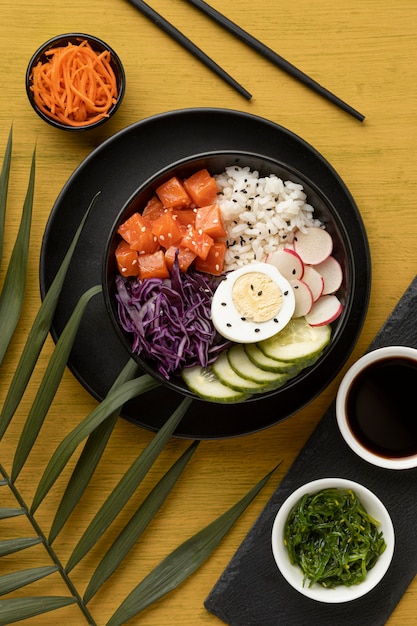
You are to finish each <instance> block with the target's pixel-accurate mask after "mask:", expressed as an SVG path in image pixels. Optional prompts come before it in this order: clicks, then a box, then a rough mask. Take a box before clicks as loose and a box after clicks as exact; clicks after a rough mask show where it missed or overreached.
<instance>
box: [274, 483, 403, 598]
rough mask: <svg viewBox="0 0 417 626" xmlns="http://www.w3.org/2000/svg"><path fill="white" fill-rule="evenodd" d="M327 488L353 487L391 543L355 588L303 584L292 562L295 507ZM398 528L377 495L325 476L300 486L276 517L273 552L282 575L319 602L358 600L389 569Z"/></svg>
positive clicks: (360, 486) (299, 572) (304, 593)
mask: <svg viewBox="0 0 417 626" xmlns="http://www.w3.org/2000/svg"><path fill="white" fill-rule="evenodd" d="M327 488H340V489H351V490H352V491H354V492H355V494H356V495H357V496H358V498H359V500H360V501H361V503H362V504H363V506H364V507H365V509H366V510H367V512H368V513H369V514H370V515H371V516H372V517H373V518H374V519H375V520H377V521H378V522H380V526H379V528H380V530H381V531H382V533H383V536H384V539H385V543H386V545H387V547H386V549H385V551H384V552H383V553H382V554H381V556H380V557H379V558H378V561H377V562H376V564H375V566H374V567H373V568H372V569H371V570H369V572H368V574H367V576H366V578H365V580H364V581H363V582H362V583H360V584H358V585H353V586H351V587H345V586H344V585H340V586H338V587H335V588H334V589H326V588H324V587H322V586H321V585H319V584H317V583H316V584H314V585H313V586H312V587H309V586H308V582H306V583H305V584H304V585H303V573H302V571H301V569H300V568H299V567H298V566H297V565H292V564H291V562H290V560H289V556H288V552H287V549H286V547H285V545H284V527H285V523H286V521H287V518H288V515H289V513H290V511H291V509H292V508H293V507H294V506H295V504H297V502H298V501H299V500H300V498H301V497H302V496H304V495H305V494H307V493H308V494H313V493H317V492H318V491H321V490H322V489H327ZM394 543H395V538H394V528H393V525H392V521H391V518H390V515H389V513H388V511H387V509H386V508H385V506H384V505H383V504H382V502H381V501H380V500H379V498H377V496H376V495H375V494H374V493H372V492H371V491H369V489H367V488H366V487H364V486H363V485H360V484H359V483H356V482H353V481H351V480H347V479H343V478H322V479H320V480H314V481H312V482H310V483H307V484H305V485H303V486H302V487H299V488H298V489H296V491H294V492H293V493H292V494H291V495H290V496H289V497H288V498H287V499H286V500H285V502H284V503H283V505H282V506H281V508H280V509H279V511H278V513H277V516H276V518H275V521H274V524H273V528H272V552H273V555H274V558H275V561H276V564H277V566H278V569H279V570H280V572H281V574H282V575H283V576H284V578H285V579H286V580H287V582H288V583H289V584H290V585H291V586H292V587H294V589H296V590H297V591H299V592H300V593H301V594H303V595H304V596H307V597H308V598H311V599H312V600H317V601H318V602H326V603H333V604H335V603H340V602H349V601H351V600H355V599H357V598H359V597H361V596H363V595H365V594H366V593H368V592H369V591H371V589H373V588H374V587H375V586H376V585H377V584H378V583H379V582H380V580H381V579H382V578H383V576H384V575H385V573H386V572H387V570H388V568H389V565H390V563H391V560H392V556H393V553H394Z"/></svg>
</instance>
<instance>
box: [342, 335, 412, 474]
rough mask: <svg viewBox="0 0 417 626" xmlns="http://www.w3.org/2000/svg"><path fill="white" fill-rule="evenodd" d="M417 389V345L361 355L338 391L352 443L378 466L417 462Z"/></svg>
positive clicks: (396, 467)
mask: <svg viewBox="0 0 417 626" xmlns="http://www.w3.org/2000/svg"><path fill="white" fill-rule="evenodd" d="M416 389H417V349H415V348H410V347H406V346H387V347H384V348H378V349H376V350H372V351H370V352H368V353H366V354H365V355H364V356H363V357H361V358H360V359H359V360H358V361H356V362H355V363H354V364H353V365H352V366H351V367H350V369H349V370H348V371H347V373H346V374H345V376H344V378H343V379H342V382H341V384H340V386H339V389H338V392H337V396H336V418H337V423H338V426H339V429H340V432H341V434H342V437H343V438H344V440H345V441H346V443H347V444H348V446H349V447H350V448H351V449H352V450H353V451H354V452H355V453H356V454H357V455H358V456H360V457H361V458H362V459H364V460H365V461H368V462H369V463H372V464H373V465H377V466H379V467H383V468H386V469H394V470H402V469H410V468H414V467H417V418H416V410H415V397H416Z"/></svg>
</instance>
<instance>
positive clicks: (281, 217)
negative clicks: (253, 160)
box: [215, 166, 322, 271]
mask: <svg viewBox="0 0 417 626" xmlns="http://www.w3.org/2000/svg"><path fill="white" fill-rule="evenodd" d="M215 178H216V180H217V184H218V186H219V189H220V193H219V195H218V198H217V203H218V204H219V206H220V208H221V211H222V216H223V221H224V226H225V228H226V231H227V242H228V249H227V252H226V259H225V270H226V271H230V270H235V269H238V268H239V267H242V266H244V265H247V264H248V263H252V262H254V261H256V262H262V261H265V260H266V258H267V256H268V254H270V253H272V252H274V251H275V250H278V249H280V248H284V247H285V246H288V245H290V244H291V243H292V241H293V238H294V233H295V232H296V231H297V230H298V229H299V230H301V231H303V230H304V229H305V228H306V227H309V226H314V227H322V224H321V222H320V221H319V220H318V219H316V218H314V216H313V213H314V208H313V207H312V206H311V205H310V204H308V203H307V196H306V194H305V192H304V190H303V187H302V185H299V184H297V183H294V182H291V181H288V180H287V181H283V180H282V179H281V178H279V177H278V176H275V175H274V174H271V175H270V176H267V177H264V178H262V177H260V176H259V172H257V171H251V170H250V168H249V167H237V166H230V167H228V168H226V170H225V171H224V172H223V173H222V174H219V175H217V176H216V177H215Z"/></svg>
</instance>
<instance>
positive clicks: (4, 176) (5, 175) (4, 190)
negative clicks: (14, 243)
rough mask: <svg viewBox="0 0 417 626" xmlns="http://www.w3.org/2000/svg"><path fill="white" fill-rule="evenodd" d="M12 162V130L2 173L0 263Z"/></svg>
mask: <svg viewBox="0 0 417 626" xmlns="http://www.w3.org/2000/svg"><path fill="white" fill-rule="evenodd" d="M11 160H12V129H10V132H9V138H8V140H7V145H6V151H5V153H4V159H3V165H2V168H1V172H0V263H1V259H2V257H3V241H4V226H5V221H6V203H7V192H8V189H9V174H10V164H11Z"/></svg>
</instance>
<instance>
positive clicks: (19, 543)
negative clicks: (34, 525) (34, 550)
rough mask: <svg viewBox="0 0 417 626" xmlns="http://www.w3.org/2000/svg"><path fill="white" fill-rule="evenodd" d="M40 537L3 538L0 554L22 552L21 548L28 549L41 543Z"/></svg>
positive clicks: (0, 542) (0, 543) (0, 544)
mask: <svg viewBox="0 0 417 626" xmlns="http://www.w3.org/2000/svg"><path fill="white" fill-rule="evenodd" d="M41 541H42V539H41V538H40V537H22V538H18V539H3V541H0V556H6V555H7V554H14V553H15V552H20V550H26V548H31V547H32V546H35V545H36V544H38V543H41Z"/></svg>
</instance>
